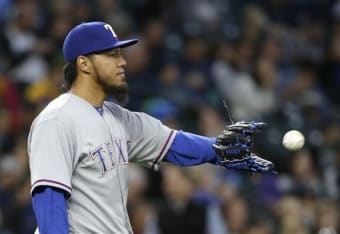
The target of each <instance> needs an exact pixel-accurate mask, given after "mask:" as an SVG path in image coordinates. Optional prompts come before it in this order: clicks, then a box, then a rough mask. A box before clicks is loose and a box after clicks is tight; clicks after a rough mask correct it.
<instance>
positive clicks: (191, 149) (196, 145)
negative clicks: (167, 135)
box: [164, 131, 216, 166]
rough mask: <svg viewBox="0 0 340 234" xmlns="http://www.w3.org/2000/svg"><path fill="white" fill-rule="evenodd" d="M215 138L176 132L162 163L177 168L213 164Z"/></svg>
mask: <svg viewBox="0 0 340 234" xmlns="http://www.w3.org/2000/svg"><path fill="white" fill-rule="evenodd" d="M213 143H215V138H209V137H204V136H199V135H196V134H192V133H188V132H183V131H178V132H177V133H176V136H175V139H174V141H173V143H172V144H171V146H170V148H169V150H168V152H167V153H166V155H165V157H164V161H167V162H171V163H174V164H176V165H179V166H194V165H199V164H202V163H207V162H210V163H215V162H216V153H215V151H214V149H213V148H212V144H213Z"/></svg>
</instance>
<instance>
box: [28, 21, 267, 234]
mask: <svg viewBox="0 0 340 234" xmlns="http://www.w3.org/2000/svg"><path fill="white" fill-rule="evenodd" d="M137 41H138V40H136V39H131V40H124V41H121V40H119V39H118V37H117V35H116V34H115V32H114V30H113V29H112V27H111V26H110V25H109V24H107V23H105V22H87V23H81V24H79V25H77V26H76V27H74V28H73V29H72V30H71V31H70V32H69V33H68V35H67V36H66V38H65V41H64V45H63V54H64V58H65V61H66V65H65V68H64V76H65V81H66V84H67V85H68V87H69V90H68V91H67V92H66V93H64V94H61V95H60V96H59V97H57V98H56V99H55V100H53V101H51V102H50V103H49V104H48V105H47V106H46V107H45V109H44V110H42V112H41V113H40V114H39V115H38V116H37V117H36V119H35V120H34V121H33V123H32V126H31V129H30V133H29V137H28V154H29V165H30V172H31V184H32V188H31V193H32V200H33V209H34V212H35V215H36V219H37V224H38V228H37V231H36V232H37V233H38V232H39V233H58V234H63V233H119V234H125V233H132V228H131V226H130V222H129V217H128V214H127V209H126V202H127V201H126V200H127V193H128V188H127V184H128V164H129V162H135V163H138V164H140V165H143V166H146V167H149V168H153V169H157V168H158V167H159V164H160V163H161V161H167V162H171V163H174V164H176V165H180V166H192V165H198V164H202V163H206V162H209V163H214V164H218V165H223V166H225V167H226V168H230V169H236V170H245V171H250V172H267V171H271V170H272V168H273V164H272V163H271V162H269V161H267V160H265V159H262V158H260V157H258V156H256V155H255V154H253V153H251V152H250V149H251V146H252V134H253V133H254V132H255V131H257V130H260V129H261V128H262V126H263V123H258V122H237V123H235V124H232V125H229V126H227V127H226V129H224V131H223V133H222V134H221V135H220V136H218V137H217V138H207V137H203V136H198V135H195V134H191V133H188V132H184V131H175V130H173V129H170V128H168V127H166V126H164V125H163V124H162V123H161V122H160V121H159V120H157V119H154V118H152V117H151V116H149V115H147V114H145V113H138V112H132V111H129V110H127V109H125V108H123V107H121V106H119V105H118V104H115V103H113V102H108V101H105V100H107V97H108V96H109V95H112V94H113V95H115V96H116V97H117V98H118V97H125V96H126V95H127V83H126V79H125V74H124V68H125V66H126V64H127V63H126V61H125V60H124V58H123V56H122V54H121V49H122V48H124V47H127V46H131V45H133V44H135V43H137ZM140 59H143V58H140Z"/></svg>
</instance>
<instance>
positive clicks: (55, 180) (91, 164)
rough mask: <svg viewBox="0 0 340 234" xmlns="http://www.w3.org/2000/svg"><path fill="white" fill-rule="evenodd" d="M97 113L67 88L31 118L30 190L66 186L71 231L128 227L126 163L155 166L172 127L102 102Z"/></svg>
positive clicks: (121, 230) (110, 230)
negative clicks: (100, 110)
mask: <svg viewBox="0 0 340 234" xmlns="http://www.w3.org/2000/svg"><path fill="white" fill-rule="evenodd" d="M103 108H104V112H103V115H102V116H101V115H100V114H99V113H98V111H97V110H95V108H94V107H93V106H92V105H91V104H90V103H88V102H87V101H85V100H84V99H82V98H80V97H78V96H76V95H74V94H71V93H66V94H62V95H60V96H59V97H58V98H56V99H55V100H53V101H52V102H51V103H50V104H49V105H48V106H47V107H46V108H45V109H44V110H43V111H42V112H41V113H40V114H39V115H38V117H37V118H36V119H35V120H34V122H33V123H32V126H31V130H30V133H29V138H28V154H29V165H30V170H31V183H32V189H31V192H33V190H34V189H35V188H36V187H38V186H52V187H56V188H59V189H62V190H64V191H66V192H67V193H68V194H69V195H70V197H69V198H68V200H67V212H68V220H69V224H70V233H119V234H123V233H132V229H131V225H130V221H129V218H128V214H127V209H126V202H127V201H126V200H127V193H128V187H127V184H128V163H129V162H136V163H139V164H142V165H144V166H146V167H151V168H157V166H158V165H159V163H160V161H161V160H162V158H163V157H164V155H165V153H166V152H167V150H168V148H169V146H170V145H171V143H172V141H173V138H174V136H175V132H174V130H172V129H169V128H168V127H166V126H164V125H162V123H161V122H160V121H158V120H156V119H154V118H152V117H151V116H149V115H147V114H144V113H138V112H131V111H128V110H126V109H124V108H123V107H120V106H118V105H116V104H114V103H110V102H105V103H104V105H103Z"/></svg>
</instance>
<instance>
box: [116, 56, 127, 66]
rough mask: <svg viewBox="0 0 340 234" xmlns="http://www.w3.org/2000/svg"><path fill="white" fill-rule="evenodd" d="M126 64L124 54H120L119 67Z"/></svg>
mask: <svg viewBox="0 0 340 234" xmlns="http://www.w3.org/2000/svg"><path fill="white" fill-rule="evenodd" d="M126 65H127V62H126V60H125V59H124V57H123V56H120V58H119V62H118V66H119V67H125V66H126Z"/></svg>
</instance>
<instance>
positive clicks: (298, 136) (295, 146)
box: [282, 130, 305, 150]
mask: <svg viewBox="0 0 340 234" xmlns="http://www.w3.org/2000/svg"><path fill="white" fill-rule="evenodd" d="M282 144H283V146H284V147H285V148H286V149H288V150H299V149H301V148H302V147H303V145H304V144H305V137H304V136H303V134H302V133H301V132H300V131H298V130H290V131H288V132H286V134H285V135H284V136H283V138H282Z"/></svg>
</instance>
